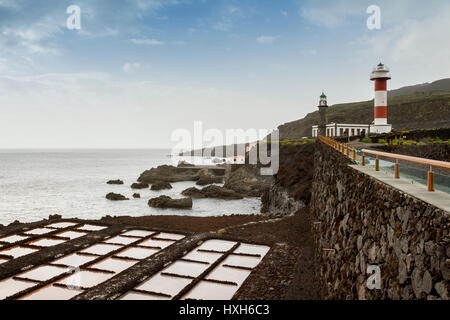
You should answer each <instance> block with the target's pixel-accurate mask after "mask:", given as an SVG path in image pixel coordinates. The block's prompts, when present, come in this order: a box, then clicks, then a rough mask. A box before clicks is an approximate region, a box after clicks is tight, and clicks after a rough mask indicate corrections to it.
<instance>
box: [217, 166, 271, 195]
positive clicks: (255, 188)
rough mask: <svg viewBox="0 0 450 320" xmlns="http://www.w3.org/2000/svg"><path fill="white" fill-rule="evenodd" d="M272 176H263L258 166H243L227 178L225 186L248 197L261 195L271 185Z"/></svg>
mask: <svg viewBox="0 0 450 320" xmlns="http://www.w3.org/2000/svg"><path fill="white" fill-rule="evenodd" d="M271 181H272V177H271V176H261V175H260V174H259V169H258V168H256V167H255V168H253V167H247V166H246V167H241V168H239V169H237V170H236V171H234V172H232V173H231V174H230V175H229V176H228V177H227V179H226V181H225V184H224V187H225V188H227V189H231V190H234V191H235V192H237V193H240V194H243V195H244V196H248V197H259V196H261V194H262V193H263V191H264V190H266V189H267V188H269V187H270V183H271Z"/></svg>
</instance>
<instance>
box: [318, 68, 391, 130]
mask: <svg viewBox="0 0 450 320" xmlns="http://www.w3.org/2000/svg"><path fill="white" fill-rule="evenodd" d="M389 79H391V75H390V73H389V69H388V68H387V67H385V66H384V65H383V64H382V63H379V64H378V65H377V67H376V68H375V69H373V71H372V73H371V74H370V80H372V81H374V82H375V98H374V121H373V122H372V123H371V124H353V123H334V122H333V123H329V124H326V123H323V122H324V121H325V122H327V120H326V119H327V117H326V114H324V112H326V110H327V109H328V108H323V106H327V102H326V96H325V95H324V94H323V93H322V95H321V96H320V102H319V113H320V122H321V123H320V124H319V125H315V126H312V136H313V137H317V136H318V135H319V131H323V132H320V134H322V135H326V136H327V137H342V136H347V137H352V136H359V135H361V134H363V133H364V134H365V135H368V134H370V133H385V132H390V131H391V130H392V125H390V124H388V123H387V80H389ZM324 100H325V104H323V103H324V102H323V101H324ZM321 127H322V128H321Z"/></svg>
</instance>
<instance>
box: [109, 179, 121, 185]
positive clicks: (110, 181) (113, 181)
mask: <svg viewBox="0 0 450 320" xmlns="http://www.w3.org/2000/svg"><path fill="white" fill-rule="evenodd" d="M106 183H107V184H123V181H122V180H120V179H117V180H109V181H108V182H106Z"/></svg>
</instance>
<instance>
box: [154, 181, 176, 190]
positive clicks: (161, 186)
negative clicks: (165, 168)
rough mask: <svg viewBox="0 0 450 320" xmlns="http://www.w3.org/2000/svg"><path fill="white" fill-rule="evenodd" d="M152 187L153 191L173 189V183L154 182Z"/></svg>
mask: <svg viewBox="0 0 450 320" xmlns="http://www.w3.org/2000/svg"><path fill="white" fill-rule="evenodd" d="M150 189H152V190H153V191H158V190H163V189H172V185H171V184H170V183H168V182H166V181H158V182H155V183H154V184H152V187H151V188H150Z"/></svg>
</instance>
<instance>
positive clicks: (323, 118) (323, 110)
mask: <svg viewBox="0 0 450 320" xmlns="http://www.w3.org/2000/svg"><path fill="white" fill-rule="evenodd" d="M318 108H319V117H320V121H319V133H320V134H321V135H323V136H326V135H327V133H326V130H327V123H328V119H327V109H328V105H327V96H326V95H325V93H323V92H322V94H321V95H320V100H319V106H318Z"/></svg>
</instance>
